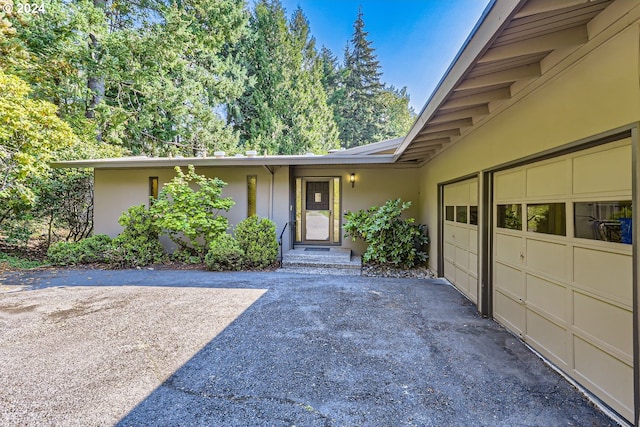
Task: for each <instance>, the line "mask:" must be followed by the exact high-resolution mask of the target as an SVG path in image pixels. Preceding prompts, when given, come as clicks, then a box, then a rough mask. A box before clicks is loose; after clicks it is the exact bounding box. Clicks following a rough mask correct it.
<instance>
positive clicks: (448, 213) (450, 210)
mask: <svg viewBox="0 0 640 427" xmlns="http://www.w3.org/2000/svg"><path fill="white" fill-rule="evenodd" d="M454 216H455V210H454V206H447V207H446V208H445V214H444V217H445V219H446V220H447V221H453V220H454V219H455V218H454Z"/></svg>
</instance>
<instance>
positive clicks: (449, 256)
mask: <svg viewBox="0 0 640 427" xmlns="http://www.w3.org/2000/svg"><path fill="white" fill-rule="evenodd" d="M455 257H456V247H455V246H454V245H453V244H452V243H449V242H447V243H445V244H444V259H445V260H450V261H453V260H454V259H455Z"/></svg>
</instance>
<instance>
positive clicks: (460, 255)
mask: <svg viewBox="0 0 640 427" xmlns="http://www.w3.org/2000/svg"><path fill="white" fill-rule="evenodd" d="M456 266H457V267H460V268H463V269H464V271H465V273H466V271H467V270H468V269H469V252H467V251H465V250H464V249H461V248H458V247H456Z"/></svg>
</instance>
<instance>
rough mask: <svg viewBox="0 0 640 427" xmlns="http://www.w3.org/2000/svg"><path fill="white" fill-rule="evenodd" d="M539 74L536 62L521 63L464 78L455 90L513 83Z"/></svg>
mask: <svg viewBox="0 0 640 427" xmlns="http://www.w3.org/2000/svg"><path fill="white" fill-rule="evenodd" d="M540 75H541V72H540V64H539V63H537V62H536V63H535V64H529V65H523V66H520V67H515V68H510V69H508V70H504V71H497V72H495V73H491V74H485V75H483V76H478V77H471V78H468V79H465V80H463V81H462V82H461V83H460V84H459V85H458V86H457V87H456V88H455V90H456V91H461V90H465V89H476V88H481V87H487V86H493V85H497V84H503V83H513V82H516V81H518V80H524V79H532V78H535V77H540Z"/></svg>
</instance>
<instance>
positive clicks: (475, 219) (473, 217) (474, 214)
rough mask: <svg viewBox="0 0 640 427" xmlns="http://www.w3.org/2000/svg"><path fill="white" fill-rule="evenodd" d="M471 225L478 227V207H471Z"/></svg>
mask: <svg viewBox="0 0 640 427" xmlns="http://www.w3.org/2000/svg"><path fill="white" fill-rule="evenodd" d="M469 224H471V225H478V207H477V206H469Z"/></svg>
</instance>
